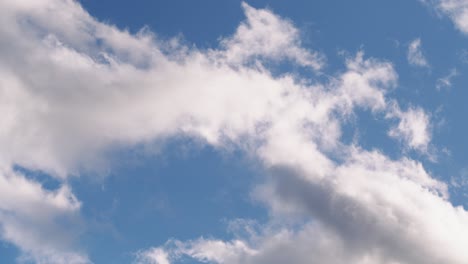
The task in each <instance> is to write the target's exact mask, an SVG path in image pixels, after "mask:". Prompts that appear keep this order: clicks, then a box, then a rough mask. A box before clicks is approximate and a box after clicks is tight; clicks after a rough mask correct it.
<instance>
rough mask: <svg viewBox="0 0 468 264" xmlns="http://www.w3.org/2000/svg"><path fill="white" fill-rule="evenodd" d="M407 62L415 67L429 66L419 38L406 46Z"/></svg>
mask: <svg viewBox="0 0 468 264" xmlns="http://www.w3.org/2000/svg"><path fill="white" fill-rule="evenodd" d="M407 58H408V63H409V64H411V65H413V66H417V67H429V63H428V62H427V59H426V57H425V56H424V54H423V52H422V50H421V39H419V38H418V39H415V40H413V41H411V43H410V44H409V46H408V56H407Z"/></svg>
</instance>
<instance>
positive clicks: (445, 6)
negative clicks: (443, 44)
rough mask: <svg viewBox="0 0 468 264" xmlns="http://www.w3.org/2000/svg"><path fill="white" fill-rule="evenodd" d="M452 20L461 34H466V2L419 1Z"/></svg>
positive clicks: (467, 15)
mask: <svg viewBox="0 0 468 264" xmlns="http://www.w3.org/2000/svg"><path fill="white" fill-rule="evenodd" d="M420 1H421V2H423V3H425V4H427V5H429V6H431V7H432V8H434V10H436V11H437V12H439V13H440V14H443V15H445V16H447V17H448V18H449V19H450V20H452V22H453V24H454V25H455V27H456V28H457V29H458V30H459V31H460V32H462V33H463V34H467V33H468V1H466V0H420Z"/></svg>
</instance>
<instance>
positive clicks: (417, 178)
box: [0, 0, 468, 264]
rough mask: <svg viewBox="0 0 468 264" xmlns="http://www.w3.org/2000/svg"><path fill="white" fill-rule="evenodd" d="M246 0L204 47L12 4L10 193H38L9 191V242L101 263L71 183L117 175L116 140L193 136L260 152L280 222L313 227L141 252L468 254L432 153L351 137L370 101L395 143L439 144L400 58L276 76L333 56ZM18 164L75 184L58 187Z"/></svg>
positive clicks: (2, 10) (361, 256)
mask: <svg viewBox="0 0 468 264" xmlns="http://www.w3.org/2000/svg"><path fill="white" fill-rule="evenodd" d="M242 6H243V8H244V11H245V14H246V20H245V21H244V22H242V23H241V24H240V26H239V27H238V28H237V30H236V31H235V33H234V34H233V36H228V37H226V38H224V39H222V40H221V42H220V47H219V48H217V49H210V50H197V49H195V48H189V47H186V46H184V45H182V44H180V43H179V42H178V41H177V40H162V39H159V38H158V36H156V35H155V34H154V33H152V32H149V31H148V30H147V29H143V30H141V31H140V32H138V33H137V34H135V35H132V34H130V33H128V32H125V31H122V30H119V29H117V28H116V27H114V26H111V25H107V24H104V23H101V22H99V21H97V20H96V19H94V18H92V17H91V16H90V15H89V14H88V13H87V12H86V11H85V10H83V9H82V8H81V6H80V5H79V4H78V3H77V2H75V1H71V0H40V1H34V2H31V1H25V0H19V1H9V2H6V1H3V2H1V3H0V22H1V24H0V58H1V59H0V111H1V112H2V113H7V114H6V115H5V116H6V118H3V119H1V120H0V128H1V130H0V157H1V160H0V164H1V166H0V168H1V169H3V170H4V171H5V173H4V174H1V175H0V188H2V187H1V186H2V185H1V184H2V181H3V182H5V183H4V184H5V186H6V187H5V190H8V189H15V188H19V187H20V186H25V187H24V188H26V189H25V190H26V191H24V192H0V193H2V194H1V195H0V197H3V196H2V195H4V198H3V199H2V198H0V209H2V210H3V211H5V212H7V213H6V214H3V213H0V224H1V225H2V227H3V231H4V232H3V233H2V238H3V239H4V240H6V241H9V242H11V243H13V244H15V245H17V246H18V247H19V248H20V249H22V251H23V252H25V254H26V256H27V257H29V258H31V259H32V260H35V261H37V262H44V263H73V262H76V263H86V262H88V261H89V260H88V259H87V257H86V254H83V253H80V251H79V250H76V249H73V245H72V244H73V243H72V242H70V243H65V242H66V241H68V240H73V238H71V237H69V236H68V235H67V234H68V232H66V230H65V231H64V227H62V226H60V225H57V223H56V222H55V221H54V220H55V219H56V218H57V217H65V218H67V217H69V218H71V219H75V217H76V215H77V214H79V208H80V202H79V201H78V200H77V199H76V198H75V197H74V196H73V193H72V191H71V190H70V189H69V188H68V187H67V183H66V182H67V179H69V177H71V176H73V175H79V174H80V172H82V171H84V170H91V171H99V170H101V169H106V168H107V166H110V165H111V163H109V161H108V157H107V156H106V153H108V152H111V151H112V150H113V149H115V148H125V147H129V146H134V145H136V144H146V143H148V142H152V141H154V140H162V141H163V140H164V139H166V138H169V137H173V136H177V135H185V136H189V137H194V138H198V139H200V140H202V141H203V142H205V143H206V144H210V145H212V146H214V147H215V148H218V149H222V148H224V147H225V146H227V145H229V146H230V145H234V146H235V147H237V148H239V149H241V150H243V151H244V152H246V153H247V154H248V155H252V156H254V157H255V159H256V160H259V162H260V163H261V164H262V165H263V167H264V168H265V170H266V171H267V172H269V173H268V174H269V176H268V177H267V179H265V183H264V184H263V185H262V186H259V187H258V188H257V190H256V192H255V193H256V197H257V198H258V199H259V200H260V201H262V202H264V203H265V205H266V206H267V207H268V208H269V209H270V211H271V212H272V218H273V219H272V221H273V220H274V219H276V217H278V218H279V219H281V218H283V217H287V216H291V215H294V216H296V215H299V216H300V217H301V219H302V220H304V221H303V222H302V224H300V228H299V229H298V228H295V229H291V228H289V227H288V226H287V225H285V226H282V227H281V228H280V229H277V230H268V229H266V230H265V231H264V232H262V233H261V234H260V235H259V236H255V237H248V238H244V239H238V240H232V241H221V240H216V239H198V240H194V241H187V242H181V241H179V242H177V243H175V244H174V246H172V247H164V246H163V247H156V248H152V249H149V250H147V251H142V252H140V253H139V254H138V256H139V259H140V261H147V262H150V263H158V264H168V263H173V262H174V261H177V260H178V258H180V257H181V256H189V257H192V258H195V259H197V260H199V261H202V262H215V263H284V262H285V258H288V259H292V260H294V261H293V262H294V263H308V262H310V259H317V260H322V261H318V262H323V263H342V262H343V260H355V263H454V264H456V263H466V261H467V260H468V256H467V254H466V251H465V249H464V248H463V245H466V244H467V242H468V241H466V239H467V238H468V234H467V233H468V225H467V224H466V223H467V222H468V221H467V220H468V219H467V212H466V211H465V210H464V209H462V208H456V207H453V206H452V205H451V204H450V203H449V202H448V200H447V199H448V195H447V190H446V186H445V184H444V183H442V182H439V181H437V180H435V179H433V178H432V177H431V176H430V175H429V174H428V173H427V172H426V171H425V169H424V168H423V166H422V165H421V163H420V162H418V161H415V160H412V159H410V158H404V157H402V158H401V159H397V160H392V159H390V158H388V157H387V156H385V154H384V153H381V152H378V151H366V150H363V149H361V148H360V147H359V146H355V145H346V144H344V143H343V142H341V134H342V125H343V124H344V123H345V122H346V120H347V117H348V116H349V115H352V114H353V113H355V111H356V110H357V109H361V110H367V111H370V112H371V113H373V114H383V115H385V116H388V118H392V119H397V121H398V122H399V125H398V126H397V127H396V128H393V129H392V130H391V131H393V132H390V135H391V136H392V137H397V138H398V139H401V140H403V141H405V142H407V144H408V145H409V146H410V147H412V148H415V149H418V150H425V149H426V148H427V145H428V144H429V142H430V134H429V133H428V129H427V128H428V127H429V119H428V117H427V114H425V112H424V111H423V110H422V109H420V108H410V109H409V110H408V111H401V110H398V111H396V110H395V109H400V108H399V107H398V105H397V103H396V102H395V101H393V100H390V99H389V98H388V95H387V91H389V90H390V89H393V88H394V87H395V86H396V82H397V79H398V77H397V74H396V72H395V70H394V68H393V66H392V64H391V63H389V62H386V61H382V60H378V59H373V58H366V57H365V56H364V53H363V52H358V54H356V56H353V57H349V58H347V59H346V63H345V67H346V68H345V69H344V70H343V71H340V72H338V73H336V74H332V75H331V78H330V81H327V82H322V83H320V82H314V81H313V80H311V79H310V78H308V77H307V76H303V77H301V76H298V75H296V74H289V73H283V74H281V75H274V74H272V73H271V72H270V71H269V70H268V66H269V63H270V62H272V61H284V60H287V61H289V62H290V63H294V64H297V65H299V66H302V67H307V68H310V69H312V71H318V70H319V69H321V67H322V65H323V64H324V60H325V59H324V56H323V55H321V54H320V53H318V52H315V51H309V50H308V49H305V48H304V47H302V46H301V41H300V34H299V32H298V30H297V29H296V28H295V27H294V25H293V24H292V23H291V22H290V21H288V20H286V19H284V18H281V17H280V16H278V15H276V14H274V13H273V12H272V11H271V10H267V9H255V8H252V7H250V6H249V5H247V4H245V3H244V4H243V5H242ZM51 17H54V19H50V18H51ZM419 45H420V44H418V45H416V46H417V47H416V50H419ZM17 165H18V166H21V167H24V168H27V169H29V170H39V171H42V172H45V173H48V174H49V175H51V176H52V177H56V178H57V179H59V180H60V181H61V182H62V187H60V188H59V189H58V190H46V189H44V188H43V187H41V186H40V185H39V184H38V183H36V182H35V181H34V180H33V179H27V178H26V177H24V176H21V175H19V174H18V173H17V172H14V170H13V168H14V167H15V166H17ZM9 174H11V175H13V176H8V175H9ZM13 186H14V188H13ZM12 199H14V200H21V201H22V200H24V201H25V202H24V203H21V204H19V205H18V206H15V207H13V206H11V202H10V201H12ZM35 208H43V210H39V211H36V210H35ZM3 211H1V212H3ZM31 219H33V220H34V219H38V220H37V221H34V222H33V223H31ZM304 223H305V224H304ZM24 230H27V234H28V235H26V233H24V232H25V231H24ZM49 233H53V234H56V236H49ZM30 234H32V236H31V235H30ZM336 252H338V253H339V254H337V253H336ZM280 253H281V254H280ZM283 253H284V254H283ZM275 261H276V262H275Z"/></svg>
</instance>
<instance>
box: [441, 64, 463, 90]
mask: <svg viewBox="0 0 468 264" xmlns="http://www.w3.org/2000/svg"><path fill="white" fill-rule="evenodd" d="M457 76H458V71H457V69H455V68H453V69H451V70H450V72H449V73H448V74H447V75H446V76H444V77H441V78H439V79H437V82H436V89H437V90H438V91H440V90H443V89H449V88H451V87H452V80H453V78H455V77H457Z"/></svg>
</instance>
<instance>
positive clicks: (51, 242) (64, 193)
mask: <svg viewBox="0 0 468 264" xmlns="http://www.w3.org/2000/svg"><path fill="white" fill-rule="evenodd" d="M79 209H80V203H79V202H78V201H77V199H76V198H75V197H74V196H73V194H72V193H71V191H70V189H69V188H68V187H67V186H65V185H63V186H62V187H60V188H59V189H57V190H55V191H49V190H45V189H44V188H42V186H40V184H38V183H36V182H34V181H32V180H28V179H27V178H25V177H24V176H23V175H21V174H19V173H18V172H14V171H11V170H9V169H4V168H0V227H1V228H0V238H2V239H3V240H6V241H9V242H11V243H13V244H14V245H17V246H18V247H19V248H20V249H21V250H22V252H23V254H22V256H21V258H20V259H22V260H24V261H26V260H34V261H35V262H36V263H88V262H89V261H88V259H87V257H86V254H84V253H80V252H77V251H76V250H75V248H74V247H75V245H74V242H75V241H74V239H75V238H76V235H77V234H78V230H79V228H78V226H79V223H80V218H79V215H78V212H79Z"/></svg>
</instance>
